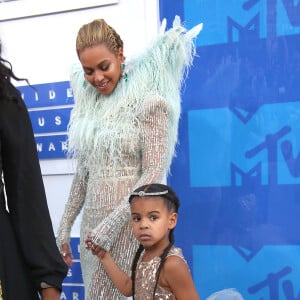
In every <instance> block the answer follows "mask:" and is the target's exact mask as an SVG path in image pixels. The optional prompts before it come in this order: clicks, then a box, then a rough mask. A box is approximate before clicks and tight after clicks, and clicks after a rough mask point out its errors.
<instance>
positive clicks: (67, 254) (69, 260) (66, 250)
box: [60, 243, 74, 267]
mask: <svg viewBox="0 0 300 300" xmlns="http://www.w3.org/2000/svg"><path fill="white" fill-rule="evenodd" d="M60 253H61V256H62V258H63V260H64V262H65V263H66V264H67V265H68V266H69V267H71V266H72V265H73V258H74V256H73V254H72V252H71V251H70V247H69V245H68V244H67V243H64V244H62V246H61V252H60Z"/></svg>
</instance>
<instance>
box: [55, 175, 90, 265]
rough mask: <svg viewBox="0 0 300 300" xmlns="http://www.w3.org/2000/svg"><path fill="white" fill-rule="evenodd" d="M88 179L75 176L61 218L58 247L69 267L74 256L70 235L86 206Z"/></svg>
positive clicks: (57, 240)
mask: <svg viewBox="0 0 300 300" xmlns="http://www.w3.org/2000/svg"><path fill="white" fill-rule="evenodd" d="M86 186H87V179H86V178H81V177H79V176H78V175H77V173H76V174H75V176H74V179H73V182H72V185H71V190H70V195H69V198H68V201H67V203H66V204H65V210H64V213H63V215H62V217H61V221H60V224H59V227H58V231H57V239H56V242H57V245H58V248H59V250H60V252H61V253H62V255H63V258H64V261H65V263H66V264H67V265H69V266H71V265H72V259H73V255H72V254H71V247H70V245H69V242H70V234H71V229H72V225H73V224H74V221H75V219H76V217H77V216H78V214H79V213H80V211H81V208H82V206H83V204H84V199H85V194H86Z"/></svg>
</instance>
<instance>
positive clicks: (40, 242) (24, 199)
mask: <svg viewBox="0 0 300 300" xmlns="http://www.w3.org/2000/svg"><path fill="white" fill-rule="evenodd" d="M10 90H11V97H10V98H9V99H3V96H1V91H0V174H2V175H3V178H0V179H1V180H0V280H1V286H2V293H3V299H4V300H17V299H22V300H35V299H39V296H38V293H39V291H40V286H41V282H46V283H47V284H49V285H51V286H55V287H57V288H59V289H61V285H62V281H63V279H64V277H65V276H66V274H67V269H68V268H67V266H66V264H65V263H64V262H63V260H62V258H61V256H60V253H59V251H58V249H57V246H56V241H55V236H54V232H53V228H52V222H51V219H50V215H49V211H48V206H47V201H46V196H45V190H44V185H43V180H42V175H41V170H40V165H39V160H38V156H37V151H36V144H35V141H34V136H33V130H32V125H31V122H30V119H29V114H28V112H27V109H26V107H25V104H24V102H23V101H22V99H21V97H20V95H19V92H18V91H17V90H16V89H15V88H14V87H13V86H10ZM4 190H5V192H6V195H7V207H6V204H5V197H4ZM8 211H9V212H8Z"/></svg>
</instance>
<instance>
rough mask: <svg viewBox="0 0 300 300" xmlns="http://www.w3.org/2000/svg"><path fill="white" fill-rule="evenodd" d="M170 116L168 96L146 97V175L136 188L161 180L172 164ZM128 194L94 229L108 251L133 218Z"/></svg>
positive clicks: (143, 127)
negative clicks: (167, 160) (169, 147)
mask: <svg viewBox="0 0 300 300" xmlns="http://www.w3.org/2000/svg"><path fill="white" fill-rule="evenodd" d="M168 118H169V111H168V106H167V102H166V101H165V100H164V99H161V98H159V97H158V98H152V99H149V100H148V101H146V104H145V107H144V110H143V113H142V140H141V143H142V158H141V159H142V175H141V177H140V179H139V180H138V181H137V182H136V184H135V186H134V188H133V189H136V188H137V187H139V186H141V185H144V184H148V183H155V182H161V181H162V179H163V177H164V175H165V173H166V171H167V169H168V167H169V165H167V162H166V153H167V147H168V132H167V131H168ZM128 198H129V196H126V197H124V199H123V201H122V202H121V204H120V205H119V206H118V207H116V208H115V209H114V211H113V212H112V213H111V214H110V215H108V216H107V217H106V218H105V219H104V220H103V221H102V222H101V223H100V224H99V225H98V226H97V227H96V228H95V229H94V230H93V231H92V233H91V236H92V241H93V242H94V243H96V244H97V245H99V246H100V247H102V248H103V249H105V250H107V251H108V250H109V249H110V246H111V245H112V244H113V243H114V241H115V239H116V238H117V236H118V234H119V232H120V230H121V228H122V227H123V225H124V224H125V222H127V221H128V220H129V219H130V207H129V203H128Z"/></svg>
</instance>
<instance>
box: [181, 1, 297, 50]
mask: <svg viewBox="0 0 300 300" xmlns="http://www.w3.org/2000/svg"><path fill="white" fill-rule="evenodd" d="M295 2H296V3H295ZM184 15H185V19H186V20H188V21H189V22H190V23H191V25H192V26H193V25H195V24H198V23H199V22H203V24H204V30H203V31H202V32H201V35H200V36H199V38H198V40H197V45H199V46H205V45H216V44H226V43H230V42H239V41H241V42H243V40H245V39H246V38H247V40H248V39H249V37H250V38H251V39H254V38H256V39H264V38H266V37H267V36H268V35H269V34H271V35H272V36H274V35H275V36H282V35H291V34H299V33H300V3H299V1H298V3H297V1H294V0H274V1H268V0H226V1H218V0H210V1H189V0H185V1H184Z"/></svg>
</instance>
